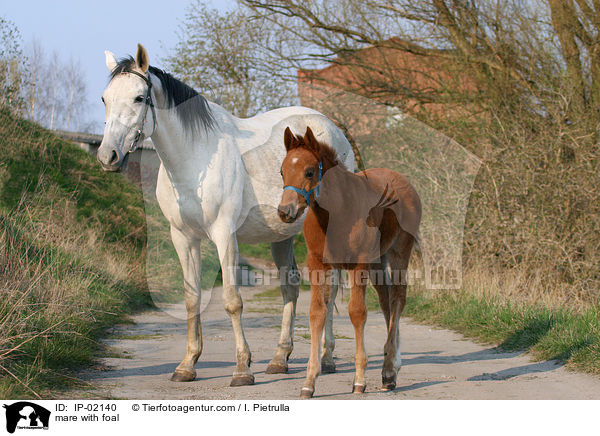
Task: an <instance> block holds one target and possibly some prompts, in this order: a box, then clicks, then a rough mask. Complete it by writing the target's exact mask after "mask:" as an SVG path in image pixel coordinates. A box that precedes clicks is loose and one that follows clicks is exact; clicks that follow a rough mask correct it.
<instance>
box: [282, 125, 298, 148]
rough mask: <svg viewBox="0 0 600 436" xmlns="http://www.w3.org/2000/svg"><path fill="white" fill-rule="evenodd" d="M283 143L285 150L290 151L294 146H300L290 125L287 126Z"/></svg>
mask: <svg viewBox="0 0 600 436" xmlns="http://www.w3.org/2000/svg"><path fill="white" fill-rule="evenodd" d="M283 143H284V144H285V150H286V151H290V150H291V149H293V148H297V147H298V139H296V136H295V135H294V134H293V133H292V131H291V130H290V128H289V127H286V128H285V133H284V134H283Z"/></svg>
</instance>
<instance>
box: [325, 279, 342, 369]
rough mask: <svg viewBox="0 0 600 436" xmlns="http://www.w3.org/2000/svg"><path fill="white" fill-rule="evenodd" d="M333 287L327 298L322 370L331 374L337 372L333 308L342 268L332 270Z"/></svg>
mask: <svg viewBox="0 0 600 436" xmlns="http://www.w3.org/2000/svg"><path fill="white" fill-rule="evenodd" d="M331 274H332V277H331V287H330V288H329V295H328V296H327V298H325V305H326V306H327V314H326V315H325V329H324V330H323V342H322V343H323V354H322V355H321V372H322V373H325V374H331V373H334V372H335V362H334V361H333V349H334V348H335V336H334V334H333V309H334V308H335V299H336V297H337V293H338V287H339V283H340V279H341V277H340V270H339V269H334V270H331Z"/></svg>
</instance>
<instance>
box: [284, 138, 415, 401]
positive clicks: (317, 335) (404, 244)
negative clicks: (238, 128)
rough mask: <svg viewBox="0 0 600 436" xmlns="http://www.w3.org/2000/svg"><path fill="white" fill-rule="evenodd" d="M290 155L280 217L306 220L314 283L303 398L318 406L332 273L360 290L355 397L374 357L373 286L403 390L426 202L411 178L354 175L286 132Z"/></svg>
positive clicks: (386, 376)
mask: <svg viewBox="0 0 600 436" xmlns="http://www.w3.org/2000/svg"><path fill="white" fill-rule="evenodd" d="M284 143H285V148H286V150H287V155H286V157H285V159H284V161H283V165H282V167H281V175H282V177H283V183H284V191H283V195H282V198H281V202H280V204H279V210H278V212H279V217H280V218H281V220H282V221H284V222H287V223H290V222H293V221H295V220H296V219H297V218H298V217H300V216H302V213H303V211H304V209H306V208H307V207H308V212H307V215H306V219H305V221H304V227H303V230H304V237H305V239H306V245H307V247H308V260H307V262H308V268H309V271H310V281H311V290H312V296H311V302H310V333H311V350H310V359H309V361H308V368H307V375H306V381H305V382H304V385H303V387H302V391H301V394H300V396H301V397H302V398H311V397H312V396H313V393H314V390H315V379H316V378H317V376H318V375H319V373H320V369H321V362H320V356H321V350H320V348H321V341H320V339H321V335H322V332H323V326H324V323H325V315H326V305H327V304H328V303H329V299H330V295H329V289H330V286H329V285H330V284H329V283H328V277H329V276H330V275H331V273H332V271H334V270H337V269H345V270H347V271H348V275H349V281H350V285H351V287H352V290H351V295H350V302H349V303H348V312H349V314H350V319H351V321H352V324H353V326H354V331H355V337H356V352H355V366H356V374H355V377H354V385H353V389H352V391H353V392H355V393H362V392H364V391H365V387H366V382H365V369H366V366H367V355H366V353H365V345H364V327H365V322H366V319H367V308H366V305H365V289H366V285H367V280H370V281H371V283H372V284H373V286H374V287H375V289H376V290H377V293H378V296H379V304H380V306H381V309H382V311H383V315H384V317H385V322H386V324H387V329H388V337H387V341H386V343H385V346H384V360H383V368H382V382H383V389H384V390H393V389H395V387H396V375H397V373H398V370H399V369H400V365H401V355H400V336H399V317H400V314H401V313H402V309H403V308H404V304H405V301H406V270H407V268H408V262H409V259H410V255H411V251H412V248H413V243H414V241H415V240H416V239H417V238H418V230H419V224H420V221H421V202H420V200H419V196H418V195H417V192H416V191H415V189H414V188H413V187H412V186H411V185H410V183H409V182H408V181H407V180H406V178H405V177H404V176H402V175H401V174H399V173H396V172H394V171H392V170H389V169H384V168H373V169H368V170H366V171H363V172H360V173H357V174H354V173H352V172H350V171H348V170H346V169H345V168H344V167H343V165H342V164H341V163H340V162H339V161H338V159H337V156H336V153H335V151H334V150H333V149H332V148H331V147H329V146H328V145H325V144H322V143H320V142H319V141H317V139H316V138H315V136H314V134H313V132H312V131H311V129H310V128H307V129H306V134H305V135H304V138H302V137H301V136H295V135H294V134H293V133H292V132H291V130H290V128H289V127H288V128H287V129H286V130H285V135H284Z"/></svg>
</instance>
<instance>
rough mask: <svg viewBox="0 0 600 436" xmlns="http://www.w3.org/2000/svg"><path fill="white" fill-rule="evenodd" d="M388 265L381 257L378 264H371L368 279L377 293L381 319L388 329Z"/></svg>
mask: <svg viewBox="0 0 600 436" xmlns="http://www.w3.org/2000/svg"><path fill="white" fill-rule="evenodd" d="M387 270H388V264H387V258H386V257H385V256H382V257H381V259H380V260H379V262H375V263H373V264H371V269H370V271H369V279H370V281H371V285H373V287H374V288H375V290H376V291H377V296H378V297H379V307H381V311H382V312H383V317H384V318H385V325H386V327H388V328H389V326H390V287H389V284H390V283H391V281H390V277H389V275H388V271H387Z"/></svg>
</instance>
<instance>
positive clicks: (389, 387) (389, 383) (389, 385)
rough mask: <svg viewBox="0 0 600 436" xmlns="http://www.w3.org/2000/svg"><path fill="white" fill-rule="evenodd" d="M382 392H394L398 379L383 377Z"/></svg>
mask: <svg viewBox="0 0 600 436" xmlns="http://www.w3.org/2000/svg"><path fill="white" fill-rule="evenodd" d="M381 385H382V386H381V390H382V391H393V390H394V389H396V377H381Z"/></svg>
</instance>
